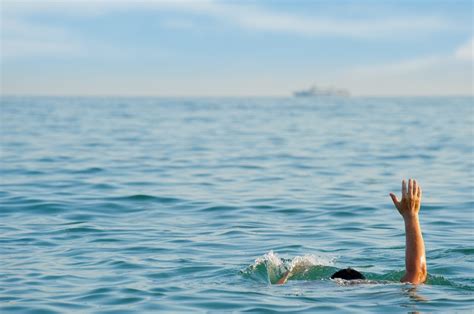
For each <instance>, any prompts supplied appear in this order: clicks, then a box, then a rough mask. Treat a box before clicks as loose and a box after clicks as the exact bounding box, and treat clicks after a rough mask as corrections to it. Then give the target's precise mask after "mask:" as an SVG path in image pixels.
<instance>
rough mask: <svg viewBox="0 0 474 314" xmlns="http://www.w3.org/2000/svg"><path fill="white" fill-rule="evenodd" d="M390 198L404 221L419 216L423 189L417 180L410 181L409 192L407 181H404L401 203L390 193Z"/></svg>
mask: <svg viewBox="0 0 474 314" xmlns="http://www.w3.org/2000/svg"><path fill="white" fill-rule="evenodd" d="M390 197H391V198H392V201H393V204H394V205H395V207H396V208H397V209H398V212H399V213H400V215H402V217H403V219H407V218H411V217H416V216H418V212H419V211H420V205H421V187H420V186H419V185H418V183H417V182H416V180H413V179H410V180H408V190H407V184H406V181H405V180H403V181H402V200H401V201H399V200H398V199H397V197H396V196H395V194H393V193H390Z"/></svg>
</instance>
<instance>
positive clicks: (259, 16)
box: [4, 0, 455, 37]
mask: <svg viewBox="0 0 474 314" xmlns="http://www.w3.org/2000/svg"><path fill="white" fill-rule="evenodd" d="M4 8H5V9H6V11H7V12H10V13H12V14H25V13H32V12H33V13H34V12H44V11H47V12H49V13H61V14H66V15H84V16H95V15H100V14H107V13H110V12H114V11H123V10H127V11H130V10H143V9H146V10H162V11H173V12H177V13H179V12H181V13H192V14H195V15H205V16H208V17H211V18H215V19H218V20H219V21H221V22H223V23H228V24H231V25H236V26H238V27H241V28H244V29H249V30H257V31H271V32H283V33H293V34H298V35H305V36H321V35H336V36H348V37H379V36H380V37H381V36H386V35H388V34H389V35H391V36H394V35H397V34H403V35H410V34H412V33H413V32H416V31H428V32H429V31H434V30H439V29H446V28H452V27H455V25H454V23H453V22H452V21H448V20H446V19H442V18H439V17H435V16H420V15H419V14H418V15H416V16H415V15H413V16H381V17H378V18H363V19H362V18H358V19H355V18H353V19H348V18H337V17H327V16H314V15H303V14H294V13H293V14H290V13H286V12H283V11H279V12H277V11H274V10H270V9H268V8H264V7H261V6H256V5H250V4H248V3H246V2H240V3H239V4H233V3H229V2H217V1H211V0H199V1H190V0H149V1H146V2H142V1H140V2H132V1H113V0H96V1H84V0H68V1H54V2H52V1H45V2H44V1H33V2H31V1H21V2H15V1H12V0H6V1H4ZM168 23H171V22H168ZM177 24H181V20H179V19H178V22H177Z"/></svg>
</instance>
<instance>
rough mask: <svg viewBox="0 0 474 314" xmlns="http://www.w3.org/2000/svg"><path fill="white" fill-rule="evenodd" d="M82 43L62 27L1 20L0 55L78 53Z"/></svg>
mask: <svg viewBox="0 0 474 314" xmlns="http://www.w3.org/2000/svg"><path fill="white" fill-rule="evenodd" d="M81 52H82V45H81V44H80V43H79V42H78V41H77V40H73V39H72V38H71V35H70V34H69V33H68V32H66V31H65V30H64V29H63V28H58V27H51V26H45V25H42V24H38V23H31V22H25V21H21V20H19V19H4V20H2V36H1V50H0V53H1V56H2V58H5V57H23V56H47V55H53V56H61V55H67V56H71V55H78V54H80V53H81Z"/></svg>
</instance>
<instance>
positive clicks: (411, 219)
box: [403, 213, 419, 224]
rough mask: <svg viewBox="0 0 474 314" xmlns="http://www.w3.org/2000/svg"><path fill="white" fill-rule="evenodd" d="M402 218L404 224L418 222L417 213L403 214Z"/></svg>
mask: <svg viewBox="0 0 474 314" xmlns="http://www.w3.org/2000/svg"><path fill="white" fill-rule="evenodd" d="M403 220H404V221H405V224H411V223H418V222H419V218H418V213H416V214H407V215H404V216H403Z"/></svg>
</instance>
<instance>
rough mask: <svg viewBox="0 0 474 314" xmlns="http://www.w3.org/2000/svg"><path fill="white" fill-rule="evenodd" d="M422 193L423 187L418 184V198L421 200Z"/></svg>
mask: <svg viewBox="0 0 474 314" xmlns="http://www.w3.org/2000/svg"><path fill="white" fill-rule="evenodd" d="M421 194H422V192H421V187H420V186H418V194H417V195H418V198H419V199H420V200H421Z"/></svg>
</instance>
